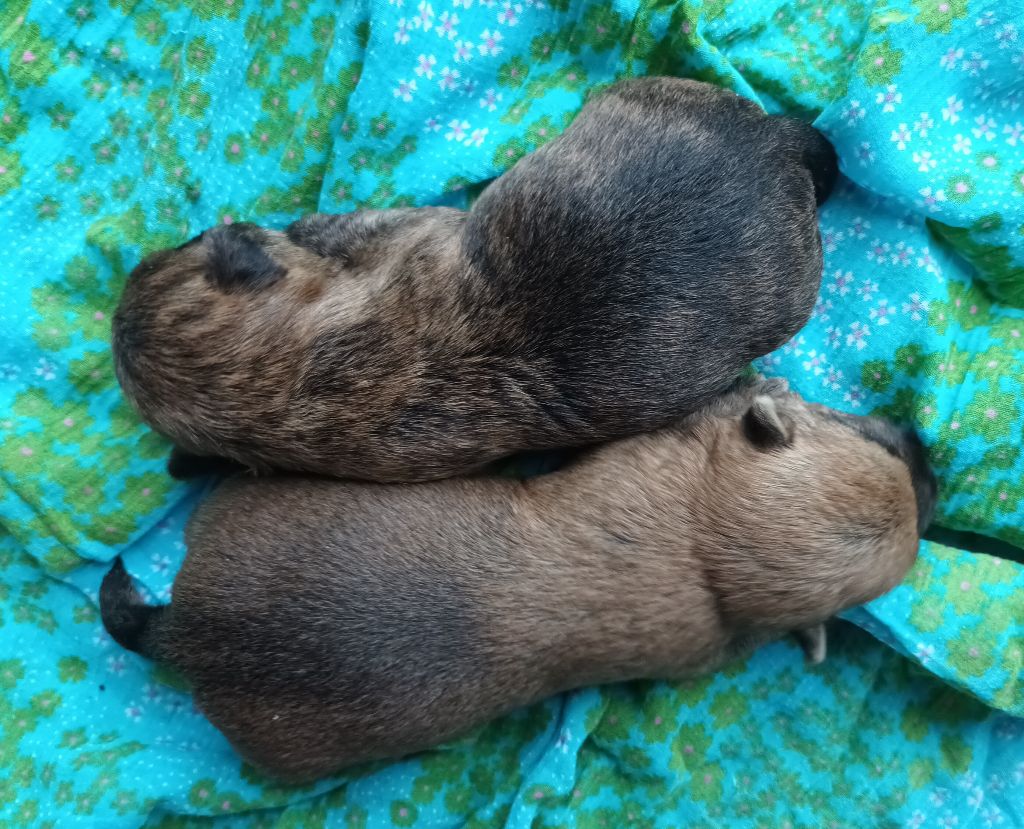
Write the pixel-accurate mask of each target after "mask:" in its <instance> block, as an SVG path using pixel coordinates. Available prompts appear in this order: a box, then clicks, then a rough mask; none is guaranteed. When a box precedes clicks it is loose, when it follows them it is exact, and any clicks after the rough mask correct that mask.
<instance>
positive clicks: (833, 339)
mask: <svg viewBox="0 0 1024 829" xmlns="http://www.w3.org/2000/svg"><path fill="white" fill-rule="evenodd" d="M842 341H843V332H842V331H840V330H839V329H838V328H837V327H836V326H834V325H830V326H829V327H828V328H826V329H825V345H827V346H829V347H830V348H838V347H839V344H840V343H842Z"/></svg>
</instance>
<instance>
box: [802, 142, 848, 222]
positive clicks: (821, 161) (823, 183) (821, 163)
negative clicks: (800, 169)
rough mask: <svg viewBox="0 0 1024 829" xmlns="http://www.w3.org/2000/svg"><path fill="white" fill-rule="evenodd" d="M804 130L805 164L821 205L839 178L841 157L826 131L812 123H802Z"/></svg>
mask: <svg viewBox="0 0 1024 829" xmlns="http://www.w3.org/2000/svg"><path fill="white" fill-rule="evenodd" d="M801 126H802V127H803V132H804V142H805V143H804V164H805V165H807V169H808V170H810V171H811V181H812V182H813V183H814V201H815V203H816V204H817V205H818V206H819V207H820V206H821V205H822V204H824V203H825V200H826V199H827V198H828V197H829V196H830V195H831V193H832V188H834V187H835V185H836V179H837V178H839V159H838V158H837V156H836V150H835V147H833V146H832V142H831V141H829V140H828V139H827V138H826V137H825V135H824V133H822V132H821V131H820V130H818V129H817V128H816V127H812V126H811V125H810V124H802V125H801Z"/></svg>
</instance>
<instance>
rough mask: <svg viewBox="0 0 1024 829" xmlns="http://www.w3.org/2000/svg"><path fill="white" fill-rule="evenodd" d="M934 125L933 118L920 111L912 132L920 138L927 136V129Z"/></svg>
mask: <svg viewBox="0 0 1024 829" xmlns="http://www.w3.org/2000/svg"><path fill="white" fill-rule="evenodd" d="M934 126H935V120H934V119H933V118H932V117H931V116H930V115H929V114H928V113H927V112H922V113H921V117H920V118H918V119H917V120H916V121H915V122H914V132H916V133H917V134H918V135H920V136H921V137H922V138H926V137H927V136H928V130H930V129H931V128H932V127H934Z"/></svg>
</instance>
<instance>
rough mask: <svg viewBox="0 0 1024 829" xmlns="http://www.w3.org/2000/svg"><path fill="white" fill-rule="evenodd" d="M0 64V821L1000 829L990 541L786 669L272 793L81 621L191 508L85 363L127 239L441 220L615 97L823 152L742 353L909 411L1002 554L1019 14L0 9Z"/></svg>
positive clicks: (1006, 749)
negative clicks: (803, 245) (318, 214)
mask: <svg viewBox="0 0 1024 829" xmlns="http://www.w3.org/2000/svg"><path fill="white" fill-rule="evenodd" d="M0 71H2V73H3V84H2V85H0V252H2V259H0V262H2V263H3V264H2V266H0V521H2V531H0V688H2V689H3V693H2V695H0V826H52V827H64V826H75V825H83V826H102V827H122V826H123V827H136V826H140V825H143V824H148V825H159V826H166V827H171V826H191V825H197V826H198V825H200V823H201V825H204V826H206V825H209V823H210V822H214V823H220V824H223V825H225V826H234V825H238V826H246V827H251V826H277V825H280V826H283V827H299V826H338V827H367V828H368V829H376V828H377V827H391V826H421V827H456V826H458V827H474V828H475V829H480V828H481V827H497V826H508V827H514V829H520V827H528V826H530V827H537V829H569V827H586V828H588V829H590V828H596V827H609V829H620V828H621V827H657V828H658V829H670V828H671V827H681V826H686V827H704V826H706V827H722V826H728V827H758V826H770V827H786V826H789V827H819V826H835V827H856V829H864V828H865V827H904V826H906V827H923V826H947V827H950V826H957V827H967V826H972V827H974V826H977V827H981V826H1013V825H1019V826H1024V748H1022V745H1024V743H1022V740H1024V723H1022V721H1021V720H1020V719H1018V717H1020V715H1022V714H1024V688H1022V686H1021V676H1022V671H1021V667H1022V664H1024V634H1022V620H1024V590H1022V588H1024V568H1022V567H1021V565H1020V564H1018V563H1015V562H1014V561H1013V560H1011V559H1012V558H1013V556H1011V557H1010V558H1002V557H993V556H991V555H985V554H981V553H977V552H968V551H963V550H957V549H953V548H951V547H948V546H941V545H939V544H932V543H929V544H924V545H922V556H921V560H920V561H919V563H918V565H917V566H916V567H915V569H914V570H913V571H912V572H911V574H910V576H909V577H908V579H907V581H906V583H905V584H903V585H901V586H900V587H899V588H897V589H896V590H895V591H893V592H892V593H891V594H889V595H888V596H885V597H883V598H881V599H879V600H878V601H876V602H874V603H873V604H871V605H870V606H868V607H867V608H862V609H857V610H856V611H853V612H851V613H850V614H848V618H849V620H851V621H853V622H855V623H856V624H857V625H858V626H859V628H858V627H855V626H854V625H851V624H849V623H848V622H843V623H839V624H838V625H837V627H836V630H835V632H834V635H833V639H832V652H831V655H830V657H829V659H828V661H827V662H826V663H825V664H824V665H823V666H821V667H819V668H816V669H805V668H804V666H803V665H802V663H801V660H800V655H799V652H798V650H797V649H796V648H795V647H794V646H793V645H792V644H790V643H780V644H777V645H774V646H771V647H768V648H765V649H763V650H762V651H760V652H758V653H757V654H756V655H754V656H753V657H752V658H750V659H749V660H747V661H745V662H742V663H738V664H736V665H734V666H731V667H730V668H729V669H728V670H725V671H723V672H721V673H719V674H718V675H716V676H714V677H709V678H706V679H702V680H700V681H696V682H693V683H689V684H683V685H675V686H670V685H667V684H663V683H633V684H629V685H623V686H616V687H613V688H607V689H600V690H599V689H587V690H582V691H579V692H577V693H573V694H568V695H565V696H563V697H560V698H558V699H554V700H550V701H548V702H546V703H543V704H540V705H537V706H534V707H532V708H530V709H528V710H526V711H523V712H519V713H518V714H515V715H512V716H510V717H506V718H504V719H502V720H500V721H498V722H496V723H494V724H492V725H490V726H488V727H486V728H484V729H481V730H480V731H478V732H477V733H475V734H473V735H470V736H468V737H467V738H465V739H464V740H461V741H459V742H457V743H455V744H453V745H451V746H447V747H444V748H442V749H439V750H438V751H435V752H430V753H428V754H426V755H423V756H421V757H417V758H412V759H410V760H407V761H405V762H401V763H396V764H392V765H389V766H384V767H378V768H376V769H369V770H360V771H358V772H355V773H351V774H348V775H346V776H344V777H340V778H338V779H336V780H329V781H324V782H322V783H321V784H319V785H318V786H316V787H311V788H306V789H285V788H279V787H275V786H273V785H272V784H270V783H268V782H267V781H265V780H262V779H261V778H259V777H258V776H257V775H255V774H254V773H253V772H252V771H251V770H249V769H246V768H243V767H241V766H240V764H239V761H238V760H237V758H236V757H235V756H234V755H233V754H232V753H231V751H230V749H229V747H228V746H227V745H226V743H225V741H224V740H223V738H222V737H220V735H219V734H218V733H217V732H216V731H215V730H214V729H213V728H212V727H211V726H210V725H209V724H208V723H206V722H205V721H204V720H203V719H202V717H201V716H199V715H198V714H197V713H196V711H195V710H194V709H193V708H192V705H191V702H190V699H189V697H188V695H187V694H185V693H183V692H182V691H181V690H177V689H176V688H175V687H174V686H173V678H171V677H167V676H164V675H163V674H162V673H161V672H160V671H159V670H158V669H156V668H155V667H154V666H153V665H152V664H150V663H148V662H146V661H145V660H142V659H140V658H138V657H136V656H134V655H132V654H128V653H125V652H122V651H121V650H119V649H118V648H117V647H116V646H114V645H113V643H112V642H111V641H110V640H109V638H108V637H107V636H106V635H105V633H104V632H103V631H102V628H101V626H100V624H99V621H98V618H97V614H96V609H95V595H96V588H97V586H98V584H99V580H100V578H101V577H102V574H103V573H104V572H105V569H106V566H107V565H106V562H108V561H109V560H110V559H111V558H112V557H113V556H115V555H117V554H118V553H123V554H124V556H125V559H126V561H127V564H128V567H129V569H130V570H131V571H132V573H133V574H135V575H136V576H137V577H138V578H139V579H140V580H141V582H143V583H144V585H145V586H146V587H147V588H148V590H149V593H150V594H151V595H150V598H152V599H153V600H166V599H167V598H168V596H169V589H170V584H171V582H172V580H173V575H174V573H175V571H176V569H177V567H178V565H179V564H180V562H181V559H182V557H183V555H184V547H183V542H182V525H183V523H184V521H185V520H186V518H187V516H188V514H189V512H190V510H191V509H192V507H193V506H194V505H195V503H196V500H197V499H198V498H199V497H201V495H202V492H203V487H202V486H194V487H185V486H183V485H178V484H175V483H173V482H172V481H171V480H170V479H169V478H168V477H167V476H166V475H165V474H164V471H163V470H164V464H165V461H166V452H167V447H166V446H165V445H164V444H163V442H162V441H160V440H159V439H157V438H156V437H155V436H154V435H152V433H150V432H148V431H147V430H146V429H145V428H144V427H142V426H141V425H140V424H139V422H138V420H137V418H136V417H135V416H134V414H133V413H132V412H131V410H130V409H129V408H128V407H127V406H126V404H125V403H124V401H123V399H122V398H121V396H120V393H119V391H118V389H117V385H116V381H115V379H114V375H113V370H112V366H111V361H110V353H109V347H108V338H109V320H110V315H111V313H112V311H113V309H114V307H115V305H116V301H117V297H118V295H119V292H120V288H121V285H122V284H123V280H124V278H125V275H126V273H127V271H128V270H129V269H130V268H131V266H132V265H133V264H134V263H135V262H136V261H138V259H139V257H140V255H141V254H142V253H144V252H147V251H151V250H155V249H157V248H160V247H164V246H167V245H171V244H177V243H179V242H181V241H182V240H184V239H186V238H188V237H189V236H190V235H192V234H194V233H195V232H197V231H198V230H200V229H202V228H205V227H207V226H209V225H211V224H213V223H216V222H221V221H224V222H229V221H236V220H242V219H248V220H253V221H258V222H261V223H265V224H268V225H275V226H280V225H283V224H284V223H286V222H288V221H290V220H292V219H294V218H295V217H296V216H298V215H300V214H302V213H304V212H309V211H312V210H317V209H319V210H324V211H343V210H351V209H353V208H355V207H387V206H395V205H408V204H449V205H455V206H463V205H465V204H466V202H467V199H468V198H470V197H471V195H472V194H474V193H476V192H478V191H479V189H480V187H481V186H483V185H484V184H485V183H486V182H487V181H488V180H489V179H491V178H493V177H494V176H496V175H498V174H499V173H500V172H501V171H502V170H503V169H505V168H507V167H508V166H509V165H511V164H512V163H514V162H515V160H516V159H518V158H519V157H521V156H522V155H523V154H525V153H527V152H529V151H530V150H532V149H534V148H536V147H537V146H539V145H540V144H542V143H544V142H545V141H547V140H549V139H550V138H552V137H554V136H555V135H557V134H558V132H559V131H560V130H561V129H563V128H564V126H565V125H566V123H568V121H569V120H570V119H571V117H572V115H573V114H574V113H575V112H576V111H577V110H578V108H579V106H580V105H581V103H582V100H583V96H584V94H585V93H586V92H587V90H589V89H591V88H593V87H595V86H597V85H600V84H604V83H607V82H609V81H611V80H613V79H614V78H616V77H619V76H622V75H628V74H640V73H650V74H654V73H661V74H673V75H682V76H688V77H697V78H701V79H704V80H709V81H712V82H714V83H718V84H720V85H724V86H729V87H731V88H733V89H735V90H737V91H738V92H740V93H741V94H744V95H748V96H750V97H752V98H754V99H756V100H758V101H759V102H761V103H762V104H763V105H764V106H765V107H766V108H767V109H768V110H769V111H772V112H788V113H791V114H794V115H797V116H798V117H803V118H806V119H808V120H814V121H815V123H816V124H817V125H818V126H819V127H820V128H821V129H822V130H824V131H825V132H826V133H827V134H828V135H829V136H830V138H831V139H832V141H833V142H834V144H835V146H836V148H837V150H838V152H839V156H840V160H841V167H842V171H843V173H844V178H843V181H842V183H841V185H840V186H839V188H838V190H837V192H836V193H835V194H834V195H833V197H832V199H831V200H830V201H829V203H828V204H827V205H826V206H825V208H824V209H823V210H822V212H821V226H822V234H823V241H824V246H825V254H826V256H825V258H826V262H825V275H824V280H823V283H822V290H821V299H820V302H819V304H818V307H817V309H816V310H815V314H814V317H813V319H812V320H811V321H810V323H809V324H808V325H807V327H806V328H805V329H804V330H803V331H802V332H801V333H800V334H799V335H798V336H797V337H795V338H794V339H793V341H792V342H790V343H789V344H787V345H786V346H785V347H784V348H782V349H780V350H779V351H778V352H777V353H776V354H773V355H770V356H768V357H766V358H765V359H764V360H762V361H761V368H762V369H763V370H764V371H766V372H768V373H771V374H781V375H784V376H786V377H788V378H790V380H791V382H792V385H793V386H794V387H795V388H796V389H797V390H798V391H800V392H801V393H803V394H804V395H806V396H807V397H809V398H811V399H814V400H817V401H820V402H823V403H827V404H829V405H832V406H836V407H838V408H842V409H846V410H850V411H855V412H858V413H868V412H876V413H880V414H883V415H886V416H889V417H892V418H895V419H900V420H905V421H908V422H912V423H914V424H915V425H916V426H917V427H918V428H919V429H920V430H921V432H922V434H923V436H924V438H925V440H926V442H927V443H928V445H929V448H930V455H931V458H932V461H933V463H934V464H935V466H936V468H937V470H938V472H939V475H940V478H941V484H942V497H941V503H940V506H939V512H938V518H937V521H938V524H939V525H940V526H941V527H942V528H944V529H945V530H951V531H961V532H968V533H972V534H975V535H976V536H978V537H984V538H985V539H987V540H988V541H987V542H986V543H992V542H999V543H1001V544H1003V545H1004V546H1003V547H1002V548H1001V549H1003V550H1004V551H1005V550H1012V549H1014V547H1013V545H1016V548H1020V547H1021V546H1024V530H1022V527H1024V457H1022V455H1021V436H1022V432H1024V429H1022V426H1024V412H1022V408H1021V406H1022V403H1021V401H1022V394H1021V393H1022V388H1021V386H1022V380H1021V378H1022V376H1024V372H1022V363H1024V361H1022V356H1024V351H1022V349H1021V345H1020V342H1021V337H1022V335H1024V313H1022V312H1021V310H1020V306H1021V305H1022V304H1024V124H1022V122H1024V109H1022V105H1024V10H1022V9H1021V7H1020V5H1019V4H1014V3H1010V2H1004V3H1001V4H997V3H983V2H967V0H914V2H905V0H893V2H890V3H881V2H880V3H878V4H872V3H861V2H843V3H829V4H825V3H821V4H819V5H815V4H813V3H810V2H804V1H803V0H799V1H796V0H795V1H794V2H780V0H771V2H757V3H754V2H731V3H728V2H725V0H715V2H706V3H703V4H702V3H699V2H689V0H645V2H639V0H616V1H615V2H610V3H598V2H592V0H485V2H480V0H388V1H387V2H385V0H379V1H378V0H374V2H369V0H346V2H343V3H332V2H326V0H189V1H188V2H186V0H156V1H154V0H140V1H139V2H136V1H135V0H73V2H47V1H46V0H8V2H7V3H5V4H4V5H3V7H2V8H0ZM211 347H214V346H213V344H211ZM837 474H841V470H837ZM1014 555H1015V556H1016V557H1017V558H1018V559H1020V551H1019V549H1018V551H1017V553H1016V554H1014Z"/></svg>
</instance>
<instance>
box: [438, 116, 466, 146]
mask: <svg viewBox="0 0 1024 829" xmlns="http://www.w3.org/2000/svg"><path fill="white" fill-rule="evenodd" d="M448 128H449V129H450V130H451V132H446V133H445V134H444V137H445V139H446V140H448V141H462V140H464V139H465V137H466V130H468V129H469V121H460V120H459V119H458V118H456V119H455V120H454V121H449V122H448Z"/></svg>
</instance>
